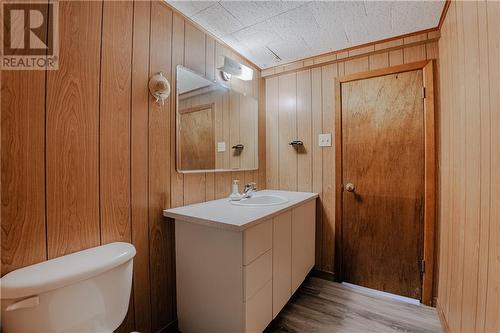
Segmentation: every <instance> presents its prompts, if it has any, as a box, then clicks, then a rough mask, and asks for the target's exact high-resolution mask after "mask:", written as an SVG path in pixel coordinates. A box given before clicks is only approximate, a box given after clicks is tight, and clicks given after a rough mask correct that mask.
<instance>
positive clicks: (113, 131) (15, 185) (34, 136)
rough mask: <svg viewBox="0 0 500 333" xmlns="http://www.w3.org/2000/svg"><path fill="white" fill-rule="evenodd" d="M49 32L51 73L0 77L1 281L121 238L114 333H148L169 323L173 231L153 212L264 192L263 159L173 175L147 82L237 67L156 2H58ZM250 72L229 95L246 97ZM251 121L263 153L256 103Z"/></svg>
mask: <svg viewBox="0 0 500 333" xmlns="http://www.w3.org/2000/svg"><path fill="white" fill-rule="evenodd" d="M59 27H60V31H59V37H60V56H59V59H60V65H59V70H57V71H47V72H44V71H4V72H2V77H1V94H2V95H1V107H2V109H1V111H2V113H1V145H2V152H1V184H2V187H1V227H2V234H1V241H2V244H1V246H2V254H1V258H2V269H1V273H2V275H4V274H6V273H8V272H10V271H12V270H15V269H17V268H20V267H23V266H26V265H30V264H33V263H37V262H41V261H44V260H47V259H51V258H54V257H58V256H61V255H65V254H68V253H71V252H74V251H78V250H82V249H85V248H89V247H93V246H97V245H100V244H105V243H109V242H113V241H126V242H132V243H133V244H134V245H135V247H136V249H137V255H136V257H135V259H134V280H133V295H132V298H131V304H130V310H129V314H128V316H127V318H126V320H125V322H124V323H123V324H122V327H121V329H120V330H121V331H124V332H130V331H131V330H137V331H140V332H157V331H160V330H162V329H165V328H166V327H169V325H170V324H171V323H172V322H174V321H175V318H176V312H175V266H174V262H175V258H174V232H173V231H174V230H173V223H170V221H168V220H167V219H165V218H163V216H162V210H163V209H165V208H168V207H173V206H179V205H182V204H188V203H193V202H200V201H205V200H210V199H214V198H220V197H224V196H226V195H227V194H228V193H229V192H230V185H231V180H232V179H233V178H238V179H240V180H241V181H242V182H248V181H257V182H258V183H259V185H260V186H261V187H264V186H265V184H264V181H265V161H264V159H263V157H265V155H262V153H261V154H260V157H261V160H260V161H259V163H260V168H259V170H257V171H248V172H228V173H218V174H213V173H210V174H209V173H207V174H204V173H203V174H192V175H185V176H183V175H181V174H178V173H177V172H176V169H175V129H174V126H175V125H174V124H175V98H174V96H175V94H173V95H172V96H171V97H170V99H169V100H168V101H167V102H166V104H165V106H163V107H161V106H159V105H158V104H156V103H155V102H154V101H153V99H152V98H151V97H150V96H149V93H148V89H147V83H148V79H149V76H150V75H152V74H154V73H156V72H159V71H163V72H164V73H165V75H166V76H167V78H168V79H169V81H170V82H171V83H172V86H173V89H172V90H173V91H175V75H174V73H175V68H176V65H177V64H183V65H185V66H187V67H190V68H192V69H194V70H196V71H199V72H201V73H202V74H205V75H207V76H209V77H212V78H214V77H215V75H216V67H219V66H221V65H222V63H223V55H228V56H231V57H232V58H234V59H236V60H239V61H242V62H244V61H243V59H242V58H241V57H240V56H239V55H237V54H236V53H234V52H232V51H231V50H230V49H228V48H227V47H225V46H224V45H222V44H220V43H219V42H217V41H216V40H215V39H214V38H212V37H211V36H209V35H207V34H206V33H204V32H203V31H201V30H200V29H199V28H197V27H195V26H194V25H193V24H192V23H190V22H189V21H187V20H186V19H184V18H183V17H182V16H181V15H179V14H178V13H176V12H175V11H174V10H173V9H171V8H170V7H169V6H168V5H166V4H165V3H164V2H163V1H152V2H149V1H123V2H115V1H111V2H110V1H105V2H102V1H61V2H59ZM247 65H249V64H247ZM255 74H256V78H255V79H254V80H253V81H249V82H243V81H239V80H237V79H235V80H233V81H232V85H233V88H235V89H237V90H238V91H241V92H244V93H246V94H249V95H252V96H254V97H256V98H258V96H259V91H262V86H263V85H262V84H261V79H260V72H259V71H258V70H257V71H256V72H255ZM261 106H263V105H261ZM259 123H260V128H259V131H260V132H261V134H262V136H261V137H260V142H259V145H260V146H261V148H260V149H261V152H263V151H264V150H265V135H264V134H265V133H263V132H262V131H264V126H265V115H264V109H263V108H262V107H261V108H260V109H259ZM170 326H171V325H170Z"/></svg>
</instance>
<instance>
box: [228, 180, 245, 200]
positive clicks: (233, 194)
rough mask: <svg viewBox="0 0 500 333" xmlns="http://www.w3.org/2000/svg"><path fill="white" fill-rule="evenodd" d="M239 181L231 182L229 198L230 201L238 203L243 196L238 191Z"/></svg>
mask: <svg viewBox="0 0 500 333" xmlns="http://www.w3.org/2000/svg"><path fill="white" fill-rule="evenodd" d="M239 182H240V181H239V180H238V179H234V180H233V184H232V185H231V195H230V196H229V198H230V199H231V200H232V201H239V200H241V199H242V198H243V194H240V189H239V185H238V184H239Z"/></svg>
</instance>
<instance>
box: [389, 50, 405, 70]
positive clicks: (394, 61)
mask: <svg viewBox="0 0 500 333" xmlns="http://www.w3.org/2000/svg"><path fill="white" fill-rule="evenodd" d="M403 58H404V56H403V49H399V50H394V51H389V65H390V66H397V65H402V64H403V62H404V61H403Z"/></svg>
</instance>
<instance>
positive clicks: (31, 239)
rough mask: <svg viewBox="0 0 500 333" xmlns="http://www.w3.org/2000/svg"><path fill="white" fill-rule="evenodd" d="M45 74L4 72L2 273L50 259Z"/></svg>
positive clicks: (2, 78)
mask: <svg viewBox="0 0 500 333" xmlns="http://www.w3.org/2000/svg"><path fill="white" fill-rule="evenodd" d="M45 78H46V72H43V71H2V72H1V80H0V81H1V109H2V112H1V122H2V124H1V140H2V141H1V146H2V156H1V184H2V186H1V196H0V197H1V199H2V201H1V221H2V236H1V244H2V272H1V274H2V275H4V274H6V273H8V272H10V271H13V270H15V269H18V268H20V267H24V266H27V265H31V264H34V263H38V262H40V261H43V260H46V259H47V251H46V237H45V235H46V229H45Z"/></svg>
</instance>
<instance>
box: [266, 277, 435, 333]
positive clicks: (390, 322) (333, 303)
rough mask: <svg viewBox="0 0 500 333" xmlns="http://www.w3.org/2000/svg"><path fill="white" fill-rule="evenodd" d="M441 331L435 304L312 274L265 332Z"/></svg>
mask: <svg viewBox="0 0 500 333" xmlns="http://www.w3.org/2000/svg"><path fill="white" fill-rule="evenodd" d="M441 331H442V330H441V325H440V322H439V319H438V317H437V313H436V309H434V308H432V307H428V306H425V305H415V304H409V303H405V302H402V301H398V300H394V299H390V298H387V297H383V296H379V295H374V294H372V293H371V292H369V291H364V290H358V289H353V288H351V287H348V286H345V285H342V284H340V283H336V282H331V281H327V280H323V279H319V278H315V277H309V278H307V280H306V281H305V282H304V283H303V284H302V286H301V287H300V288H299V290H297V292H296V293H295V295H294V296H293V297H292V298H291V300H290V301H289V302H288V304H287V305H286V306H285V307H284V308H283V310H282V311H281V312H280V314H279V315H278V316H277V317H276V319H275V320H273V322H271V324H269V326H268V327H267V329H266V331H265V333H315V332H349V333H351V332H384V333H386V332H387V333H389V332H422V333H423V332H441Z"/></svg>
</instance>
